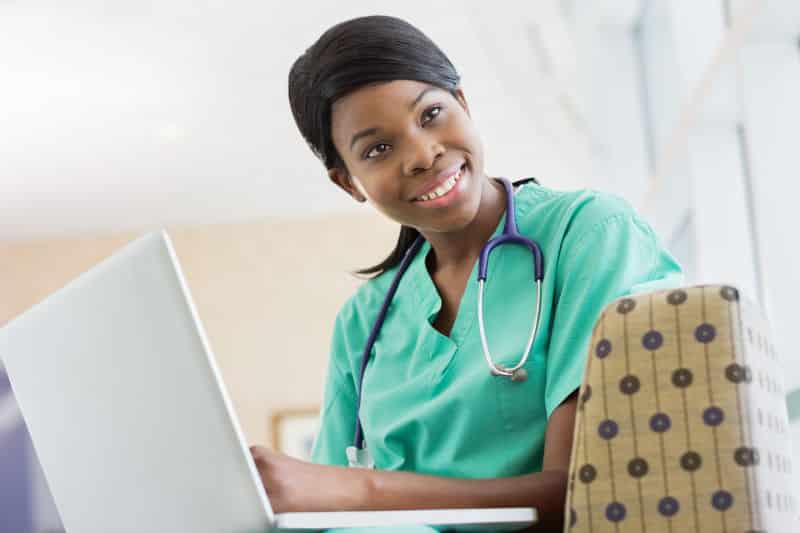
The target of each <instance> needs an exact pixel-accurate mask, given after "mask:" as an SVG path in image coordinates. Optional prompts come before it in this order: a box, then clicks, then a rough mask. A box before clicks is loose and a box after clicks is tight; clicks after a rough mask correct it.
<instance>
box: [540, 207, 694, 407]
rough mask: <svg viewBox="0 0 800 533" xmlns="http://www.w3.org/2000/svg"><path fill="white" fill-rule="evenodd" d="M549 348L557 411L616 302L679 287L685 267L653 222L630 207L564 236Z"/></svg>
mask: <svg viewBox="0 0 800 533" xmlns="http://www.w3.org/2000/svg"><path fill="white" fill-rule="evenodd" d="M555 283H556V287H555V298H554V300H555V304H554V305H555V310H554V315H553V320H552V322H551V324H552V329H551V332H550V342H549V345H548V350H547V363H546V380H547V381H546V384H545V409H546V412H547V417H548V418H549V417H550V415H551V414H552V412H553V411H554V410H555V409H556V407H558V406H559V405H560V404H561V403H562V402H563V401H564V400H565V399H566V398H567V397H568V396H569V395H570V394H572V393H573V392H574V391H575V390H576V389H578V388H579V387H580V385H581V382H582V380H583V373H584V367H585V362H586V351H587V348H588V344H589V340H590V338H591V333H592V330H593V328H594V324H595V321H596V320H597V318H598V317H599V316H600V312H601V311H602V310H603V308H604V307H605V306H606V305H607V304H608V303H610V302H611V301H613V300H615V299H617V298H619V297H621V296H625V295H628V294H634V293H639V292H646V291H651V290H657V289H662V288H669V287H675V286H679V285H680V284H681V283H683V274H682V272H681V267H680V266H679V265H678V263H677V262H676V261H675V259H673V258H672V256H671V255H670V254H669V253H668V252H667V251H666V250H665V249H664V247H663V246H662V245H661V243H660V242H659V240H658V238H657V237H656V235H655V233H654V232H653V230H652V229H651V228H650V226H649V225H648V224H647V223H646V222H644V221H643V220H642V219H640V218H639V217H638V216H637V215H636V214H635V212H633V211H632V210H630V209H628V210H625V211H622V212H618V213H615V214H611V215H609V216H607V217H606V218H603V219H601V220H600V221H599V222H598V223H596V224H594V225H593V226H591V227H590V229H588V230H586V231H585V232H583V233H580V234H578V235H576V236H572V235H570V234H569V233H568V234H567V236H566V237H565V238H564V241H563V246H562V250H561V254H560V256H559V259H558V263H557V272H556V281H555Z"/></svg>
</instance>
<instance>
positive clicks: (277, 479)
mask: <svg viewBox="0 0 800 533" xmlns="http://www.w3.org/2000/svg"><path fill="white" fill-rule="evenodd" d="M250 453H251V455H252V456H253V460H254V461H255V464H256V468H257V469H258V473H259V476H260V477H261V482H262V483H263V484H264V489H266V491H267V494H268V495H269V501H270V503H271V504H272V509H273V511H275V512H276V513H285V512H293V511H308V512H310V511H333V510H342V509H343V508H348V507H350V506H352V505H353V504H354V503H355V504H356V505H358V504H361V505H362V506H363V504H364V502H365V499H366V486H367V479H366V477H365V476H364V475H363V474H364V473H363V472H356V471H354V470H353V469H347V468H344V467H338V466H327V465H318V464H314V463H308V462H305V461H300V460H298V459H294V458H292V457H289V456H288V455H284V454H282V453H277V452H274V451H272V450H269V449H267V448H264V447H263V446H251V447H250ZM360 474H361V475H360ZM354 498H355V500H354Z"/></svg>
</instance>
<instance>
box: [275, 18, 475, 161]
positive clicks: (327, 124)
mask: <svg viewBox="0 0 800 533" xmlns="http://www.w3.org/2000/svg"><path fill="white" fill-rule="evenodd" d="M395 80H415V81H421V82H425V83H429V84H431V85H434V86H437V87H439V88H441V89H444V90H447V91H449V92H450V93H451V94H453V95H455V90H456V89H457V88H458V86H459V83H460V81H461V77H460V76H459V75H458V72H457V71H456V69H455V67H454V66H453V64H452V63H451V62H450V60H449V59H448V58H447V56H446V55H445V54H444V52H442V51H441V50H440V49H439V47H438V46H436V44H434V42H433V41H431V40H430V39H429V38H428V37H427V36H426V35H425V34H424V33H422V32H421V31H420V30H418V29H417V28H416V27H414V26H412V25H411V24H409V23H408V22H406V21H404V20H402V19H399V18H396V17H388V16H381V15H375V16H369V17H360V18H355V19H352V20H348V21H345V22H342V23H339V24H337V25H335V26H333V27H332V28H330V29H329V30H328V31H326V32H325V33H323V34H322V36H321V37H320V38H319V39H317V41H316V42H315V43H314V44H313V45H311V47H310V48H309V49H308V50H306V52H305V53H304V54H303V55H301V56H300V57H299V58H297V60H296V61H295V62H294V65H292V69H291V70H290V71H289V104H290V105H291V108H292V114H293V115H294V120H295V122H296V123H297V127H298V128H299V129H300V133H301V134H302V135H303V138H305V140H306V142H307V143H308V145H309V146H310V147H311V150H312V151H313V152H314V154H316V156H317V157H319V159H320V160H321V161H322V163H323V164H324V165H325V168H328V169H330V168H334V167H337V166H338V167H341V168H344V166H343V162H342V159H341V157H340V156H339V154H338V153H337V152H336V149H335V148H334V146H333V141H332V139H331V106H332V105H333V103H334V102H335V101H336V100H337V99H339V98H341V97H343V96H345V95H346V94H348V93H350V92H352V91H355V90H356V89H359V88H361V87H364V86H365V85H370V84H374V83H380V82H388V81H395Z"/></svg>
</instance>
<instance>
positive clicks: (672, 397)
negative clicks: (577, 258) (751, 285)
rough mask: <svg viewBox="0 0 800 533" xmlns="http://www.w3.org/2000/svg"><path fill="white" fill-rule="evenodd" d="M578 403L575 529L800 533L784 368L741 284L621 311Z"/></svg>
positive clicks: (601, 336)
mask: <svg viewBox="0 0 800 533" xmlns="http://www.w3.org/2000/svg"><path fill="white" fill-rule="evenodd" d="M578 406H579V407H578V413H577V419H576V426H575V440H574V445H573V450H572V461H571V466H570V483H569V492H568V495H567V509H566V512H567V516H566V521H565V531H568V532H570V533H574V532H578V531H579V532H586V533H600V532H615V533H619V532H640V531H641V532H675V533H678V532H703V533H713V532H750V531H764V532H766V531H770V532H790V531H800V527H798V522H797V521H796V518H795V517H796V515H797V511H798V505H797V501H796V500H795V498H794V495H793V494H792V493H791V490H792V489H791V487H792V483H791V472H792V468H793V465H792V463H791V460H790V457H791V452H790V441H789V439H790V435H789V431H788V419H787V414H786V402H785V393H784V390H783V384H782V377H781V367H780V364H779V362H778V359H777V356H776V353H775V349H774V347H773V345H772V344H771V343H770V341H769V336H768V335H767V327H766V324H765V322H764V320H763V319H762V318H761V316H760V314H759V312H758V311H757V309H756V308H755V307H754V306H752V305H748V304H745V303H744V302H742V301H740V298H739V292H738V290H736V289H735V288H733V287H728V286H721V285H715V286H700V287H689V288H685V289H677V290H669V291H660V292H654V293H649V294H641V295H636V296H633V297H629V298H623V299H620V300H617V301H616V302H613V303H612V304H610V305H609V306H607V307H606V308H605V309H604V311H603V313H602V314H601V316H600V318H599V319H598V321H597V324H596V326H595V329H594V332H593V334H592V340H591V343H590V345H589V355H588V358H587V365H586V375H585V378H584V383H583V386H582V387H581V392H580V398H579V402H578Z"/></svg>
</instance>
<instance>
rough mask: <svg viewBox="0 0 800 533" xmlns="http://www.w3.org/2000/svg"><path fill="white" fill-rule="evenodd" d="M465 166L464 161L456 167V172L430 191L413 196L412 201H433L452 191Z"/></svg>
mask: <svg viewBox="0 0 800 533" xmlns="http://www.w3.org/2000/svg"><path fill="white" fill-rule="evenodd" d="M466 166H467V164H466V163H464V164H463V165H461V168H459V169H458V172H456V173H455V174H453V175H452V176H450V177H449V178H447V179H446V180H445V181H444V182H443V183H442V184H441V185H439V186H438V187H436V188H435V189H434V190H432V191H430V192H428V193H426V194H423V195H422V196H418V197H417V198H414V202H418V203H428V202H433V201H435V200H438V199H440V198H444V197H445V196H447V195H448V194H449V193H450V192H452V191H453V189H455V188H456V185H457V184H458V182H459V181H460V180H461V177H462V176H463V175H464V171H465V170H466ZM436 203H437V204H438V203H441V202H436Z"/></svg>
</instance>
